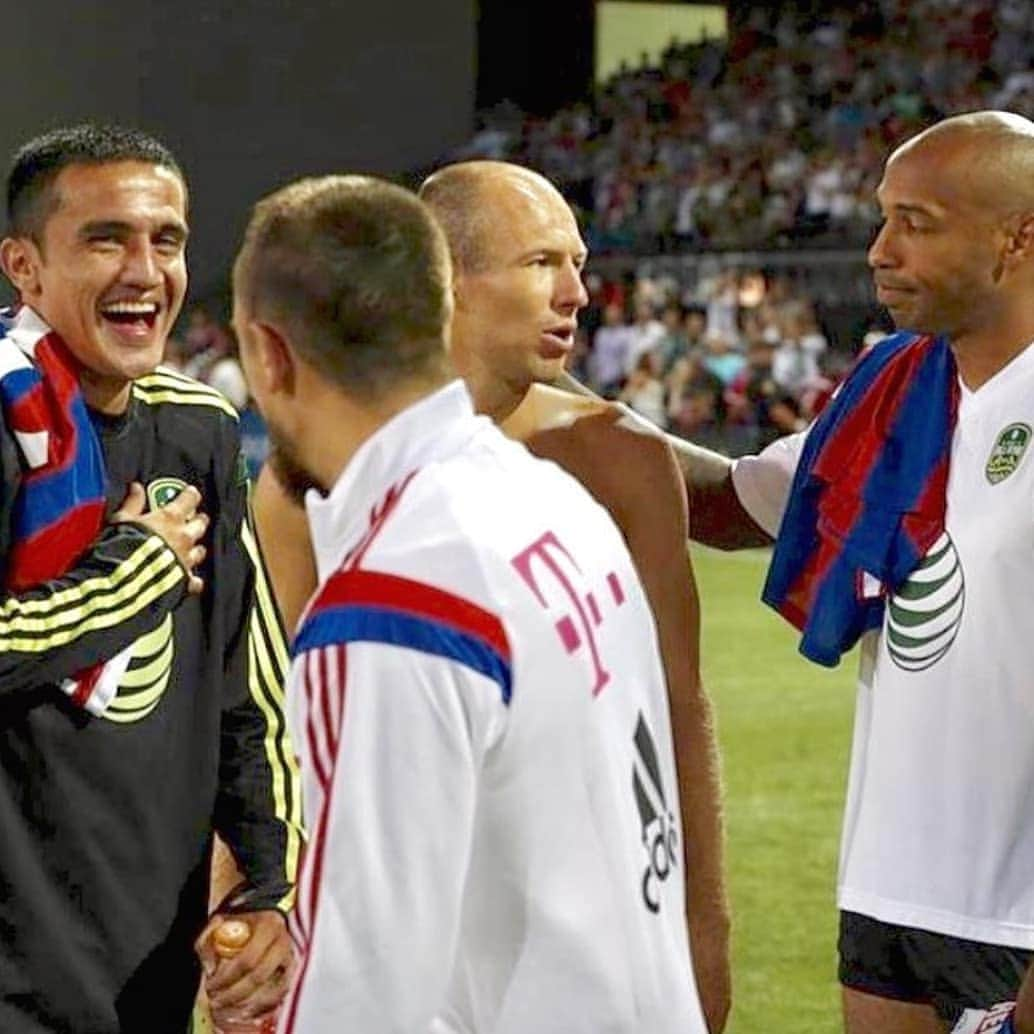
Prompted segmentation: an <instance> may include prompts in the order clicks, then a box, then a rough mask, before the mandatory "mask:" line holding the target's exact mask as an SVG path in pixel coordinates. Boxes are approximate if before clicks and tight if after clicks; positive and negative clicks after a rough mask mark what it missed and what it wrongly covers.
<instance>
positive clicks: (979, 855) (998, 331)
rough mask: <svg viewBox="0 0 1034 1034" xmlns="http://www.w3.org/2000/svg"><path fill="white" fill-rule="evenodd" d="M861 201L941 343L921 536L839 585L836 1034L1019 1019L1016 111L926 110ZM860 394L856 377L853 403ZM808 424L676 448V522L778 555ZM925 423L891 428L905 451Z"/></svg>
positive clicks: (1024, 135) (1032, 837)
mask: <svg viewBox="0 0 1034 1034" xmlns="http://www.w3.org/2000/svg"><path fill="white" fill-rule="evenodd" d="M878 196H879V202H880V206H881V209H882V211H883V216H884V223H883V227H882V229H881V230H880V233H879V235H878V236H877V238H876V240H875V241H874V243H873V245H872V248H871V250H870V252H869V262H870V265H871V266H872V269H873V273H874V279H875V283H876V288H877V294H878V297H879V299H880V301H881V302H882V303H883V304H884V305H885V306H886V307H887V308H888V310H889V311H890V313H891V315H892V317H893V318H894V321H895V323H896V324H897V326H898V327H899V328H901V329H902V330H905V331H909V332H912V333H913V334H919V335H922V334H927V335H935V336H939V338H940V339H941V340H942V341H944V342H946V344H947V345H948V349H949V352H948V353H947V354H950V356H951V358H952V360H953V363H954V367H953V373H952V377H951V381H952V386H953V391H952V393H951V399H950V400H946V398H945V397H941V396H938V395H936V394H935V395H931V396H930V397H929V398H928V399H927V400H926V407H927V408H926V415H927V417H928V418H929V420H930V421H938V420H943V419H944V417H945V412H946V409H945V408H944V407H947V409H949V410H950V409H954V416H953V419H952V420H951V421H949V424H948V433H947V434H946V436H945V443H946V452H945V457H946V458H947V460H948V463H947V467H946V472H947V476H946V483H945V484H944V485H942V487H941V504H940V505H941V527H940V529H939V533H938V534H937V535H936V536H934V537H933V539H932V541H930V543H929V547H928V549H927V550H926V551H925V553H924V555H922V556H921V557H920V559H919V562H918V564H917V565H916V566H915V568H914V570H912V571H911V573H910V574H909V575H908V577H907V578H906V579H905V580H904V581H903V582H902V583H901V584H897V585H889V586H886V585H885V586H881V585H880V584H879V583H878V580H876V579H873V578H872V577H865V576H864V575H863V577H861V578H860V579H859V581H858V583H857V591H858V593H859V600H858V602H859V603H863V602H865V600H866V599H868V600H875V599H876V598H877V597H879V596H880V595H882V597H883V602H884V604H885V605H884V607H883V608H882V609H883V611H884V613H883V614H882V623H881V624H879V625H878V626H877V627H878V632H877V633H876V634H870V635H868V636H866V637H865V638H864V639H863V646H862V663H861V677H860V683H859V691H858V709H857V714H856V722H855V734H854V745H853V751H852V764H851V776H850V782H849V788H848V800H847V808H846V817H845V824H844V833H843V844H842V852H841V862H840V876H839V894H838V899H839V905H840V908H841V933H840V955H841V958H840V979H841V983H842V985H843V988H844V1011H845V1023H846V1028H847V1030H848V1032H849V1034H867V1032H870V1031H880V1032H883V1034H935V1032H940V1031H943V1030H945V1029H947V1028H948V1027H952V1028H953V1029H955V1030H957V1031H959V1032H962V1031H966V1032H971V1031H972V1032H975V1031H980V1032H981V1034H990V1032H991V1031H997V1030H1008V1029H1010V1025H1011V1029H1013V1030H1015V1031H1018V1032H1021V1034H1028V1032H1031V1031H1034V983H1032V981H1031V980H1029V979H1028V980H1024V976H1025V973H1026V972H1027V967H1028V964H1029V960H1030V958H1031V951H1032V949H1034V878H1032V875H1031V874H1032V871H1034V795H1032V793H1031V786H1032V785H1034V676H1032V674H1031V671H1032V669H1031V663H1030V656H1029V640H1030V635H1031V630H1032V629H1034V596H1032V594H1031V590H1030V587H1031V583H1032V581H1034V512H1032V507H1034V457H1032V455H1031V453H1032V452H1034V450H1032V449H1031V448H1030V443H1031V437H1032V433H1034V431H1032V428H1034V348H1031V347H1030V345H1031V342H1032V340H1034V124H1032V123H1031V122H1030V121H1028V120H1027V119H1025V118H1021V117H1020V116H1018V115H1013V114H1008V113H1003V112H979V113H975V114H971V115H964V116H958V117H955V118H950V119H946V120H945V121H943V122H940V123H938V124H936V125H935V126H933V127H931V128H930V129H928V130H927V131H925V132H924V133H921V134H919V136H917V137H915V138H914V139H912V140H910V141H908V142H907V143H906V144H904V145H903V146H902V147H900V148H898V149H897V150H896V151H895V152H894V153H893V154H892V155H891V157H890V159H889V160H888V162H887V166H886V170H885V174H884V177H883V181H882V183H881V185H880V188H879V191H878ZM878 347H879V346H878ZM890 347H891V349H893V348H895V347H897V346H896V345H895V344H893V343H892V344H891V345H890ZM867 366H868V361H865V362H863V363H860V364H859V367H858V369H857V370H856V371H855V373H854V374H852V377H851V378H850V379H849V380H848V382H847V384H846V385H845V388H844V392H847V391H849V390H853V388H852V386H853V385H855V384H856V383H857V382H858V379H859V378H860V377H863V376H865V370H866V368H867ZM956 373H957V382H956ZM956 384H957V386H955V385H956ZM879 405H880V403H879V402H878V401H874V400H873V399H872V397H871V396H870V397H869V398H868V399H867V400H866V401H865V402H864V403H862V404H860V406H859V410H858V413H857V414H856V415H857V416H859V417H862V418H864V417H866V416H868V417H871V416H872V415H873V413H874V411H875V410H876V408H878V406H879ZM850 416H851V414H848V417H850ZM920 416H922V413H920ZM824 426H825V427H828V422H827V423H826V424H824V423H823V421H821V420H820V422H819V423H818V424H816V426H815V428H813V429H812V430H811V431H810V432H808V433H806V434H804V435H796V436H793V437H790V438H787V439H784V440H782V441H779V442H776V443H775V444H774V445H772V446H771V447H770V448H769V449H767V450H766V451H765V452H764V453H762V454H761V455H760V456H757V457H749V458H745V459H743V460H740V461H738V462H737V463H736V464H735V466H734V467H732V468H731V469H730V467H729V465H728V464H727V463H720V462H717V461H716V458H714V457H710V458H709V457H707V456H706V455H704V454H703V453H702V452H701V451H699V450H693V449H692V448H688V449H686V450H684V453H683V456H684V467H685V469H686V475H687V483H688V485H689V487H690V492H691V497H692V500H693V513H694V516H695V517H699V520H698V521H696V522H695V524H694V533H695V535H696V536H697V537H700V538H701V539H702V540H703V541H708V542H711V543H712V544H715V545H720V546H724V547H727V548H736V547H738V546H743V545H750V544H758V543H760V542H762V541H764V540H765V539H766V537H768V536H773V537H777V538H778V542H779V545H778V546H777V553H776V557H777V563H776V565H775V566H776V567H778V558H779V555H780V546H783V545H785V543H786V541H787V539H788V536H791V535H794V534H796V530H797V529H796V528H795V527H794V520H793V518H792V517H790V516H788V517H787V518H786V519H785V520H784V519H783V515H784V512H787V513H788V514H789V513H792V512H793V511H794V510H795V507H796V504H797V503H798V495H799V492H800V491H801V489H802V488H803V485H802V482H801V479H800V477H799V476H798V478H797V480H795V470H796V469H797V468H798V466H799V465H803V464H806V463H807V462H809V442H811V439H813V438H814V436H815V433H816V431H820V429H822V428H823V427H824ZM924 437H925V431H924V432H923V433H917V434H916V435H915V437H914V438H912V439H911V440H906V441H902V442H900V443H899V444H900V445H901V454H902V456H903V458H904V460H905V462H908V461H909V460H910V459H911V456H912V454H914V452H915V450H917V449H919V448H921V446H922V440H923V438H924ZM812 445H813V443H812ZM709 463H710V465H711V473H709V471H708V465H709ZM715 471H716V472H717V476H716V477H715V476H713V472H715ZM798 474H799V472H798ZM791 482H792V483H793V488H792V491H791ZM856 487H857V486H856ZM902 487H903V486H900V485H894V484H888V485H886V486H885V487H884V490H883V491H881V492H877V493H873V494H872V495H871V496H870V498H869V499H868V500H865V504H866V505H868V504H871V503H876V504H879V502H880V501H881V500H886V499H887V493H888V492H892V491H896V490H898V489H900V488H902ZM904 487H907V486H904ZM857 502H858V500H857V499H856V500H854V502H853V503H852V505H854V503H857ZM928 502H929V500H928V499H926V500H921V501H919V503H917V505H916V507H914V508H913V510H912V512H911V513H908V514H906V515H905V518H906V520H911V519H913V518H914V517H915V516H916V515H917V514H919V511H921V510H922V509H923V508H924V506H925V505H926V504H927V503H928ZM781 520H782V525H781V523H780V522H781ZM935 530H936V529H935ZM771 584H772V583H771V581H770V584H769V587H770V588H771ZM798 587H799V586H798ZM807 638H808V637H807V635H806V637H805V645H803V646H802V648H803V649H807V645H806V643H807ZM1014 999H1015V1000H1016V1005H1015V1011H1013V1005H1012V1002H1013V1000H1014Z"/></svg>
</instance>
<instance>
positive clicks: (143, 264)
mask: <svg viewBox="0 0 1034 1034" xmlns="http://www.w3.org/2000/svg"><path fill="white" fill-rule="evenodd" d="M123 276H124V279H125V281H126V282H127V283H129V284H132V285H133V286H134V287H154V286H155V285H156V284H159V283H161V273H160V272H159V268H158V257H157V254H156V253H155V249H154V246H153V244H152V243H151V239H150V237H149V236H148V237H133V238H132V239H131V240H130V241H129V242H128V243H127V246H126V251H125V263H124V266H123Z"/></svg>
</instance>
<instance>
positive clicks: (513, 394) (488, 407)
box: [464, 378, 528, 424]
mask: <svg viewBox="0 0 1034 1034" xmlns="http://www.w3.org/2000/svg"><path fill="white" fill-rule="evenodd" d="M464 379H466V378H464ZM467 387H468V388H469V389H470V394H471V398H473V400H474V409H475V410H476V411H477V412H478V413H481V414H482V415H483V416H487V417H488V418H489V419H490V420H492V422H493V423H496V424H501V423H502V422H503V421H504V420H506V419H507V417H510V416H512V415H513V414H514V413H515V412H516V410H517V408H518V407H519V406H520V404H521V403H522V402H523V401H524V399H525V397H526V396H527V394H528V389H527V388H525V387H523V386H522V387H520V388H515V387H511V386H510V385H508V384H505V383H502V382H500V381H494V382H493V381H490V380H487V379H486V381H485V383H483V384H478V383H477V381H476V380H474V379H470V380H467Z"/></svg>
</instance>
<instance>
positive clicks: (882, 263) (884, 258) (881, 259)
mask: <svg viewBox="0 0 1034 1034" xmlns="http://www.w3.org/2000/svg"><path fill="white" fill-rule="evenodd" d="M889 226H890V224H889V223H884V224H883V225H882V226H881V227H880V229H879V232H878V233H877V234H876V236H875V237H874V238H873V242H872V244H870V245H869V251H868V254H867V255H866V259H867V260H868V263H869V266H870V268H872V269H886V268H888V267H889V266H893V265H895V264H896V262H897V260H896V258H895V252H894V247H893V239H892V237H891V233H890V229H889Z"/></svg>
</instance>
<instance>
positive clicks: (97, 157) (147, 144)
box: [7, 123, 186, 243]
mask: <svg viewBox="0 0 1034 1034" xmlns="http://www.w3.org/2000/svg"><path fill="white" fill-rule="evenodd" d="M111 162H148V163H150V164H152V165H160V166H162V167H163V168H166V169H170V170H171V171H172V172H174V173H176V175H177V176H179V178H180V179H181V180H183V182H184V183H186V179H185V177H184V175H183V171H182V170H181V169H180V167H179V165H178V164H177V162H176V159H175V158H174V157H173V155H172V152H171V151H170V150H169V149H168V148H167V147H166V146H165V145H164V144H162V143H160V142H159V141H158V140H156V139H155V138H154V137H153V136H149V135H148V134H147V133H143V132H141V131H140V130H138V129H127V128H126V127H124V126H113V125H94V124H92V123H83V124H82V125H78V126H67V127H63V128H61V129H52V130H51V131H50V132H48V133H43V134H42V135H41V136H37V137H34V138H33V139H32V140H30V141H29V142H28V143H26V144H23V145H22V146H21V147H20V148H19V149H18V150H17V151H16V152H15V155H14V159H13V161H12V162H11V168H10V171H9V172H8V174H7V226H8V233H10V234H11V235H13V236H16V237H32V238H33V239H34V240H36V241H37V243H39V241H40V240H41V237H42V232H43V226H44V224H45V223H46V221H47V219H48V218H49V216H50V214H51V213H52V212H53V210H54V207H55V205H56V204H57V198H56V197H55V196H54V192H53V190H52V188H53V185H54V180H56V179H57V177H58V174H59V173H60V172H61V170H62V169H65V168H67V167H68V166H69V165H107V164H109V163H111Z"/></svg>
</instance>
